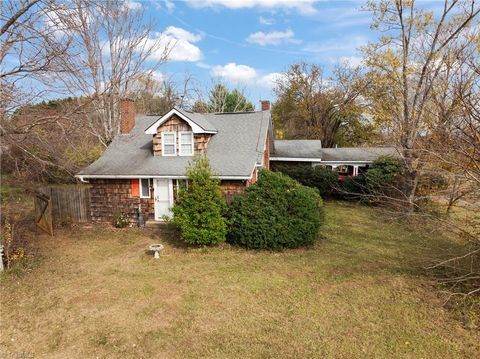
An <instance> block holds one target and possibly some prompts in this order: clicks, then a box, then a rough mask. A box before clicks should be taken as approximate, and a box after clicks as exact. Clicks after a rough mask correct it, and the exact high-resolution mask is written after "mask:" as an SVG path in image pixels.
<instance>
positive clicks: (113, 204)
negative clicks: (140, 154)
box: [89, 179, 247, 224]
mask: <svg viewBox="0 0 480 359" xmlns="http://www.w3.org/2000/svg"><path fill="white" fill-rule="evenodd" d="M131 181H132V180H131V179H91V180H90V181H89V182H90V185H91V188H90V214H91V218H92V221H93V222H108V223H112V222H113V215H114V213H115V212H116V211H122V212H126V213H127V214H128V217H129V220H130V223H131V224H136V223H137V218H138V216H137V208H138V206H139V205H141V208H142V213H143V217H144V218H145V220H153V219H154V214H155V207H154V200H153V196H154V193H153V188H152V190H151V193H150V198H140V197H139V196H132V185H131ZM246 186H247V182H246V181H221V182H220V188H221V190H222V192H223V194H224V196H225V200H226V201H227V203H231V202H232V200H233V197H234V196H235V195H236V194H238V193H241V192H243V191H244V190H245V188H246Z"/></svg>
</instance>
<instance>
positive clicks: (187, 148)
mask: <svg viewBox="0 0 480 359" xmlns="http://www.w3.org/2000/svg"><path fill="white" fill-rule="evenodd" d="M178 135H179V141H178V142H179V146H180V156H193V132H191V131H188V132H186V131H185V132H183V131H182V132H179V133H178Z"/></svg>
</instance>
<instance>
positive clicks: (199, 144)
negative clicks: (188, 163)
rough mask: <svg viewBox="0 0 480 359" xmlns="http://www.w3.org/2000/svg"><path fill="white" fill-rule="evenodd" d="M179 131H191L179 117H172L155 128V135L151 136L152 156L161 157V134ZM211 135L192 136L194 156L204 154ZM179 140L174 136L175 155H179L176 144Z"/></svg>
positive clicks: (178, 147) (178, 146) (178, 148)
mask: <svg viewBox="0 0 480 359" xmlns="http://www.w3.org/2000/svg"><path fill="white" fill-rule="evenodd" d="M181 131H188V132H190V131H192V128H191V127H190V125H189V124H188V123H187V122H185V121H184V120H182V119H181V118H180V117H178V116H176V115H173V116H172V117H171V118H170V119H168V120H167V121H165V122H164V123H163V124H162V125H161V126H159V127H158V128H157V133H156V134H155V135H153V154H154V155H155V156H161V155H162V132H176V133H179V132H181ZM210 136H211V135H208V134H194V135H193V142H194V145H193V147H194V154H195V155H201V154H203V153H205V150H206V149H207V145H208V140H209V139H210ZM178 141H179V138H178V136H176V148H177V155H178V154H179V150H180V144H179V143H178Z"/></svg>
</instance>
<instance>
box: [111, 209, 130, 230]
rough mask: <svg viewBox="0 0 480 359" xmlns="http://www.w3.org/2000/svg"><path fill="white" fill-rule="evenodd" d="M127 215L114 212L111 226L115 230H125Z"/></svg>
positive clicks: (122, 212)
mask: <svg viewBox="0 0 480 359" xmlns="http://www.w3.org/2000/svg"><path fill="white" fill-rule="evenodd" d="M128 223H129V220H128V214H127V213H126V212H124V211H115V213H114V214H113V226H114V227H116V228H125V227H126V226H128Z"/></svg>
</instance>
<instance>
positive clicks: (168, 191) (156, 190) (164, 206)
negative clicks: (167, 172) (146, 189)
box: [153, 179, 173, 221]
mask: <svg viewBox="0 0 480 359" xmlns="http://www.w3.org/2000/svg"><path fill="white" fill-rule="evenodd" d="M153 195H154V198H155V220H156V221H162V220H163V218H162V217H163V216H168V217H171V216H172V212H171V211H170V208H172V206H173V183H172V180H169V179H154V180H153Z"/></svg>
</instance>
